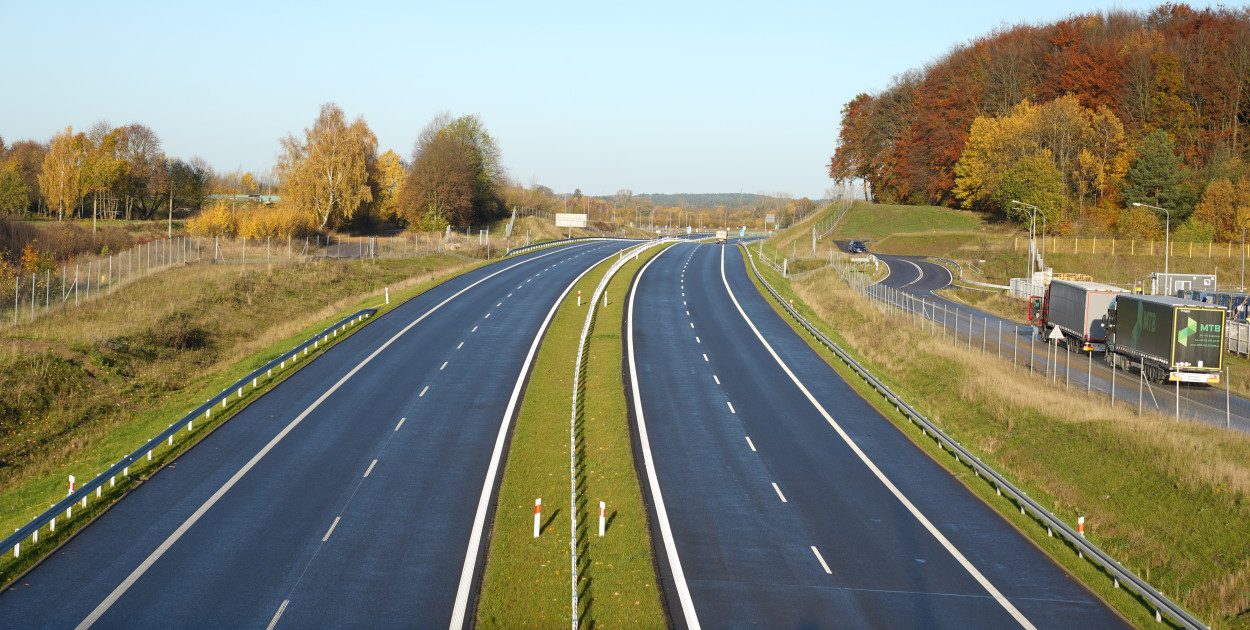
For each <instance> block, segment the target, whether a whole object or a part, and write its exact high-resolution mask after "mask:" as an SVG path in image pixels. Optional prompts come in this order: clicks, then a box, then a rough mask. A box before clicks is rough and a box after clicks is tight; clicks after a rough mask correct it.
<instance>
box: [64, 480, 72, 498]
mask: <svg viewBox="0 0 1250 630" xmlns="http://www.w3.org/2000/svg"><path fill="white" fill-rule="evenodd" d="M71 494H74V476H73V475H70V476H69V492H66V493H65V496H67V497H68V496H69V495H71Z"/></svg>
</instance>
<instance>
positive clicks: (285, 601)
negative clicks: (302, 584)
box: [265, 599, 291, 630]
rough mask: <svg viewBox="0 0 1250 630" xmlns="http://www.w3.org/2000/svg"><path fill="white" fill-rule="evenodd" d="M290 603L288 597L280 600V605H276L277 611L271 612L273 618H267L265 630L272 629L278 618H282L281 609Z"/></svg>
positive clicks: (284, 608)
mask: <svg viewBox="0 0 1250 630" xmlns="http://www.w3.org/2000/svg"><path fill="white" fill-rule="evenodd" d="M290 603H291V600H289V599H284V600H282V605H281V606H278V612H276V613H274V614H273V619H270V620H269V625H267V626H265V630H273V629H274V627H275V626H277V625H278V620H279V619H281V618H282V611H284V610H286V606H287V604H290Z"/></svg>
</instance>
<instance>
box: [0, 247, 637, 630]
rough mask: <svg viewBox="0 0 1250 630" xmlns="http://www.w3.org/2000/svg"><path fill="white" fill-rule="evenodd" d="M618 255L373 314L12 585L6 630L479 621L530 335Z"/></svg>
mask: <svg viewBox="0 0 1250 630" xmlns="http://www.w3.org/2000/svg"><path fill="white" fill-rule="evenodd" d="M622 246H623V244H622V243H620V242H594V243H589V244H577V245H571V246H566V247H559V248H555V249H550V250H540V251H538V252H532V253H529V254H525V255H522V256H518V257H515V258H510V259H506V260H504V261H501V262H498V263H495V264H492V265H489V266H486V267H483V268H481V269H478V270H475V271H472V272H469V273H467V274H465V275H462V276H460V277H457V278H454V279H452V280H450V281H448V282H446V283H444V284H442V285H440V286H438V287H436V288H434V289H432V290H430V291H428V292H426V293H424V294H422V295H420V296H418V297H416V298H414V299H412V300H410V301H409V302H407V303H405V304H403V305H401V306H399V307H398V308H396V309H395V310H393V311H391V312H389V313H387V314H385V315H382V316H379V317H378V318H376V319H375V320H373V321H372V322H371V323H370V324H368V325H367V326H364V327H363V328H361V329H360V330H359V331H358V332H356V334H354V335H353V336H351V337H349V338H348V339H345V340H343V341H342V342H341V343H339V344H337V345H335V346H333V347H331V348H330V349H328V350H326V351H325V354H324V356H320V357H317V358H315V359H314V360H312V361H310V362H309V363H308V364H306V365H304V367H303V368H302V369H301V370H299V371H298V372H297V373H295V374H293V375H292V376H291V377H290V378H288V379H287V380H286V381H284V382H283V383H281V384H280V385H278V386H276V387H275V388H274V389H273V390H272V391H271V392H269V393H267V394H265V395H264V396H262V397H260V398H258V399H256V400H255V401H253V402H252V403H251V404H250V405H249V406H248V407H246V408H245V409H243V410H241V411H240V412H239V413H238V414H237V415H236V416H235V417H233V418H232V419H231V420H230V421H229V422H227V423H225V424H224V425H222V426H221V427H220V428H218V429H217V430H216V431H215V432H214V433H212V434H211V435H210V436H207V437H206V438H205V439H204V440H203V441H202V442H201V443H200V444H198V445H197V446H195V447H194V448H192V449H191V450H189V451H188V452H186V453H185V454H183V455H182V456H181V457H179V458H178V459H177V460H176V461H174V462H173V463H171V464H169V465H168V466H166V467H165V468H164V469H162V470H160V471H159V472H157V473H155V474H154V475H152V476H151V478H150V479H148V480H146V481H144V482H142V483H141V484H139V485H138V486H137V487H136V488H135V489H134V490H133V491H131V492H130V493H129V495H128V496H126V497H125V498H124V499H123V500H121V501H119V502H118V503H117V504H116V505H114V506H113V507H112V509H110V510H109V511H107V512H106V513H104V514H103V515H102V516H101V517H100V518H98V519H97V520H96V521H95V522H94V523H92V524H91V525H89V526H87V527H86V528H84V529H83V530H82V531H81V532H79V533H78V535H77V536H75V537H74V538H73V539H72V540H70V541H69V542H68V543H67V544H65V545H64V546H63V547H61V548H60V549H59V550H58V551H56V552H55V553H54V554H52V555H51V556H49V557H48V558H47V559H46V560H45V561H44V562H43V563H42V564H40V565H38V566H37V567H36V568H35V569H34V570H32V571H31V572H30V573H28V574H27V575H26V576H25V577H23V578H22V579H21V580H19V581H18V582H16V583H15V584H14V585H13V586H12V587H10V588H9V589H8V590H6V591H5V592H4V593H3V594H2V595H0V626H4V627H11V628H87V627H96V628H120V627H127V628H130V627H174V628H243V627H247V628H265V627H268V628H283V627H288V628H309V627H336V626H347V627H384V628H385V627H444V628H445V627H453V628H454V627H460V625H461V624H460V622H461V621H462V620H464V619H465V618H468V619H469V620H470V623H471V617H472V613H473V610H472V607H473V600H474V598H475V595H476V588H477V583H478V580H479V579H480V575H481V571H482V559H483V557H484V547H485V545H484V544H481V543H482V535H483V533H484V528H488V527H489V526H490V522H491V512H492V509H493V508H492V506H493V500H494V499H493V498H494V495H495V490H496V485H497V475H498V473H499V465H500V458H501V455H502V454H503V449H504V447H505V446H506V442H507V440H506V438H507V435H508V427H509V426H510V422H511V420H512V417H513V415H514V412H515V409H516V405H517V403H518V399H519V394H520V392H521V390H522V387H523V382H524V379H525V378H526V376H527V374H528V370H529V368H530V365H531V360H532V358H533V355H534V350H535V348H536V347H537V341H538V340H537V335H538V334H539V331H540V330H542V329H545V326H546V322H547V321H548V319H549V317H550V314H551V313H552V312H553V310H554V309H553V307H554V305H555V304H556V302H557V301H558V300H559V299H560V297H561V296H562V295H563V294H564V292H565V291H567V289H568V288H569V287H570V286H572V282H573V281H574V279H575V278H577V277H579V276H580V274H582V273H583V272H584V271H585V270H587V269H588V268H590V267H591V266H592V265H594V264H595V263H597V262H598V261H600V260H602V259H604V258H605V257H612V256H615V255H616V254H617V252H618V250H620V249H621V247H622Z"/></svg>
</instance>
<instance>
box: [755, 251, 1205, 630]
mask: <svg viewBox="0 0 1250 630" xmlns="http://www.w3.org/2000/svg"><path fill="white" fill-rule="evenodd" d="M748 258H749V259H750V261H751V270H752V271H753V272H754V273H755V277H756V278H758V279H759V281H760V283H761V284H763V285H764V287H765V288H766V289H768V292H769V293H770V294H771V295H772V297H773V299H775V300H777V303H778V304H780V305H781V307H782V308H783V309H785V311H786V312H787V313H789V315H790V317H792V318H793V319H794V320H795V321H796V322H798V323H799V325H800V326H802V327H803V328H804V329H805V330H807V332H808V333H809V334H811V335H812V336H813V337H814V338H815V339H816V340H817V341H818V342H819V343H820V344H821V345H823V346H825V347H826V348H828V349H829V350H831V351H833V353H834V354H836V355H837V356H838V358H839V359H841V360H842V362H843V363H846V364H847V366H849V367H850V368H851V369H852V370H854V371H855V373H856V374H858V375H859V376H860V378H862V379H864V381H865V382H866V383H868V384H869V385H870V386H872V388H873V389H875V390H876V391H877V392H878V393H880V394H881V395H882V396H883V397H884V398H885V399H886V400H887V401H888V402H889V403H890V404H891V405H893V406H894V408H895V409H897V410H898V411H899V412H900V413H902V414H903V415H904V416H907V419H908V420H909V421H910V422H911V423H912V424H916V425H919V426H920V431H921V433H923V434H924V435H926V436H928V437H932V438H933V439H934V440H935V441H937V443H938V446H939V448H942V449H944V450H948V451H950V452H951V453H952V454H953V455H954V456H955V460H956V461H957V462H962V463H964V464H966V465H968V466H969V467H971V468H972V469H973V472H974V473H975V474H977V475H978V476H983V477H985V478H986V479H988V480H989V481H990V483H992V484H993V485H994V488H995V490H996V492H997V493H998V494H999V495H1003V494H1006V495H1007V497H1008V498H1009V499H1010V500H1012V501H1014V502H1015V503H1016V505H1018V506H1019V507H1020V513H1021V514H1025V513H1026V512H1028V513H1031V514H1032V515H1033V518H1035V519H1037V520H1039V521H1041V522H1042V523H1044V524H1045V525H1046V530H1047V534H1048V535H1054V534H1058V535H1059V536H1061V537H1062V538H1063V539H1064V540H1065V541H1066V542H1067V543H1068V544H1069V545H1070V546H1072V547H1074V548H1076V550H1077V553H1078V554H1080V555H1081V557H1088V558H1089V559H1090V561H1091V562H1094V563H1095V564H1097V565H1099V566H1100V567H1101V568H1102V569H1103V570H1104V571H1106V572H1107V573H1108V574H1109V575H1110V576H1111V577H1112V579H1114V580H1115V585H1116V587H1117V588H1119V587H1120V585H1121V584H1124V585H1126V586H1127V587H1128V588H1130V589H1132V590H1133V591H1135V592H1136V593H1137V594H1138V595H1140V596H1141V597H1142V598H1143V599H1145V600H1146V601H1147V602H1149V603H1150V605H1152V606H1153V607H1154V609H1155V621H1161V620H1162V618H1161V616H1160V615H1161V614H1166V615H1167V616H1168V617H1169V618H1171V619H1172V620H1173V621H1175V622H1176V623H1178V624H1180V625H1181V626H1182V627H1184V628H1190V629H1192V630H1207V626H1205V625H1203V623H1202V622H1200V621H1198V619H1197V618H1195V617H1194V616H1193V615H1191V614H1189V612H1188V611H1186V610H1185V609H1184V608H1182V607H1181V606H1180V605H1179V604H1176V603H1175V602H1173V601H1172V600H1170V599H1168V598H1167V597H1165V596H1164V595H1163V594H1162V593H1160V592H1159V591H1157V590H1155V588H1154V587H1152V586H1150V584H1149V583H1147V582H1146V581H1145V580H1143V579H1141V578H1140V577H1138V576H1137V574H1135V573H1133V572H1132V571H1129V570H1128V569H1125V568H1124V567H1123V566H1122V565H1121V564H1120V563H1119V562H1117V561H1116V560H1115V559H1114V558H1112V557H1111V556H1110V555H1108V554H1107V553H1106V552H1104V551H1103V550H1101V549H1099V548H1098V547H1097V546H1096V545H1094V544H1093V543H1092V542H1090V541H1088V540H1087V539H1086V538H1085V537H1084V536H1081V535H1080V534H1078V533H1077V531H1076V530H1074V529H1072V527H1071V526H1069V525H1068V524H1067V523H1065V522H1063V521H1062V520H1060V519H1059V517H1057V516H1055V515H1054V514H1051V513H1050V511H1049V510H1047V509H1046V508H1044V507H1042V505H1041V504H1039V503H1038V502H1037V501H1034V500H1033V499H1032V498H1030V497H1029V496H1028V495H1027V494H1025V492H1024V491H1022V490H1020V489H1019V488H1016V487H1015V485H1013V484H1012V483H1011V482H1010V481H1008V480H1007V479H1006V478H1005V477H1003V476H1002V475H1001V474H999V473H998V472H997V471H996V470H994V469H993V468H991V467H990V466H988V465H987V464H985V462H983V461H981V459H980V458H978V457H977V456H976V455H974V454H972V453H971V452H970V451H968V450H967V449H965V448H964V447H963V446H962V445H961V444H960V443H959V442H956V441H955V440H954V439H952V438H951V437H950V436H948V435H947V434H946V433H945V432H944V431H942V429H940V428H938V426H937V425H935V424H934V423H933V422H932V421H931V420H929V419H928V418H926V417H925V416H924V414H921V413H920V412H919V411H917V410H916V409H915V408H914V407H912V406H911V405H910V404H908V403H907V401H905V400H903V399H902V398H901V397H899V395H898V394H895V393H894V391H893V390H891V389H890V388H889V387H888V386H887V385H886V384H885V383H882V382H881V381H880V380H879V379H878V378H877V377H876V376H874V375H873V374H872V373H871V372H869V371H868V369H867V368H865V367H864V366H863V365H861V364H860V363H859V362H858V361H856V360H855V359H854V358H852V357H851V356H850V355H849V354H848V353H847V352H846V351H845V350H843V349H842V348H841V347H840V346H838V344H836V343H834V342H833V341H832V340H831V339H829V338H828V337H827V336H825V334H824V333H822V332H820V331H819V330H817V329H816V327H815V326H813V325H812V324H811V322H809V321H807V319H806V318H804V317H803V316H802V315H799V313H798V311H797V310H795V309H794V307H792V306H790V305H789V304H787V303H786V300H784V299H782V297H781V294H779V293H777V290H776V289H774V288H773V287H772V285H771V284H769V283H768V281H767V280H765V279H764V277H763V276H762V275H761V274H760V272H759V269H757V268H756V266H755V260H754V258H753V257H751V256H750V254H749V252H748Z"/></svg>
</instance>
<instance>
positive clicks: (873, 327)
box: [748, 269, 1250, 628]
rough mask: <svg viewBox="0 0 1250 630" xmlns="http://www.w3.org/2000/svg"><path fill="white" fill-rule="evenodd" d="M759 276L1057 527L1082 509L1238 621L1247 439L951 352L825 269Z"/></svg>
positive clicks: (1037, 538)
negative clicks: (798, 275)
mask: <svg viewBox="0 0 1250 630" xmlns="http://www.w3.org/2000/svg"><path fill="white" fill-rule="evenodd" d="M761 272H762V273H763V274H764V275H765V276H766V277H767V278H768V280H769V282H770V283H772V284H773V286H774V287H775V288H776V289H777V290H778V291H779V292H780V293H781V294H782V295H783V297H784V298H786V299H794V305H795V307H796V308H798V309H799V311H800V312H801V313H802V314H803V315H804V316H805V317H807V318H808V319H809V320H810V321H812V322H813V324H814V325H816V326H817V327H818V328H820V329H821V330H822V332H824V333H825V334H826V335H828V336H829V337H830V338H831V339H833V340H834V341H835V342H836V343H838V344H839V345H841V346H842V347H843V348H844V349H845V350H847V351H848V352H849V353H851V354H852V356H854V357H855V358H856V360H858V361H860V362H862V363H863V364H864V365H865V366H866V367H867V368H868V369H869V370H871V371H872V372H873V373H874V374H875V375H876V376H877V377H878V378H881V380H882V381H884V382H885V383H886V384H887V385H888V386H889V387H891V388H892V389H893V390H894V391H895V392H896V393H898V394H900V395H901V396H902V397H903V398H904V399H905V400H908V401H909V402H910V403H911V404H912V405H914V406H915V407H916V408H917V409H918V410H920V411H921V413H924V414H925V415H927V416H928V417H929V418H930V419H931V420H933V421H935V422H936V423H938V424H939V425H940V426H942V427H943V430H945V431H946V432H947V433H948V434H950V435H951V436H952V437H953V438H954V439H956V440H958V441H960V442H961V443H962V444H963V445H964V446H965V447H967V448H968V449H969V450H971V451H972V452H973V453H975V454H976V455H977V456H978V457H980V458H981V459H982V460H983V461H985V462H987V463H989V464H991V465H992V466H994V467H995V468H996V469H997V470H998V471H999V472H1000V473H1002V474H1003V475H1005V476H1006V477H1007V478H1008V479H1010V480H1011V481H1012V482H1013V483H1014V484H1016V485H1017V486H1019V487H1020V488H1022V489H1023V490H1024V491H1026V492H1027V493H1028V494H1029V496H1031V497H1033V498H1034V499H1036V500H1037V501H1038V502H1039V503H1041V504H1042V505H1044V506H1045V507H1047V508H1048V509H1050V510H1051V511H1052V512H1053V513H1055V514H1056V515H1057V516H1059V517H1060V518H1063V519H1064V520H1066V521H1067V522H1069V523H1075V522H1076V519H1077V517H1078V516H1085V517H1086V531H1087V535H1088V537H1089V538H1090V539H1091V540H1092V541H1093V542H1095V543H1096V544H1098V545H1099V546H1100V547H1101V548H1102V549H1104V550H1106V551H1107V552H1108V553H1110V554H1111V555H1112V557H1114V558H1116V559H1117V560H1118V561H1120V562H1121V563H1123V565H1124V566H1125V567H1127V568H1128V569H1130V570H1132V571H1134V572H1136V573H1137V574H1138V575H1141V576H1142V577H1144V578H1146V579H1147V580H1148V581H1149V582H1150V583H1151V584H1152V585H1153V586H1155V588H1157V589H1158V590H1160V591H1161V592H1163V593H1164V594H1165V595H1167V596H1168V597H1169V598H1171V599H1173V600H1174V601H1177V602H1179V603H1180V604H1182V605H1183V606H1185V607H1186V608H1187V609H1188V610H1190V611H1191V612H1192V613H1194V614H1195V615H1197V616H1198V617H1199V618H1200V619H1203V620H1205V621H1206V622H1207V623H1208V624H1210V625H1212V626H1214V627H1218V628H1250V501H1247V497H1250V436H1245V435H1242V434H1240V433H1235V432H1226V431H1222V430H1218V429H1214V428H1211V427H1207V426H1205V425H1200V424H1195V423H1189V422H1182V423H1176V422H1175V421H1173V420H1172V419H1170V418H1169V417H1164V416H1161V415H1157V414H1151V413H1147V414H1145V415H1143V416H1141V417H1138V416H1137V410H1136V408H1135V406H1130V405H1125V404H1123V403H1122V402H1121V403H1119V404H1117V405H1115V406H1114V407H1112V406H1110V404H1109V401H1108V400H1107V398H1106V397H1103V396H1098V395H1092V396H1088V397H1087V394H1086V393H1085V392H1083V391H1065V389H1064V387H1063V384H1062V383H1059V384H1058V385H1052V384H1049V383H1048V382H1047V381H1045V380H1044V379H1041V378H1038V377H1037V376H1033V375H1030V374H1029V373H1028V372H1027V370H1024V369H1016V370H1013V368H1012V362H1011V360H1010V358H1005V359H999V358H997V357H996V356H994V354H993V353H992V352H991V353H989V354H988V355H987V356H982V355H980V353H979V349H975V348H974V351H973V352H972V353H969V352H967V351H966V350H963V349H962V348H960V349H956V348H952V347H951V343H950V341H949V340H948V341H947V342H946V343H943V342H942V341H941V337H940V335H939V336H938V337H936V338H935V337H933V336H931V335H930V334H929V333H927V332H921V331H920V330H918V329H916V328H914V327H912V326H911V325H909V324H907V323H906V320H905V319H900V318H894V317H890V316H888V315H886V314H884V313H883V312H881V311H879V310H877V309H876V308H874V307H872V306H870V305H869V304H868V303H867V302H866V301H865V300H863V299H862V298H860V297H858V296H857V295H855V294H854V293H853V292H851V291H850V290H849V289H848V288H847V287H846V286H845V284H843V283H842V282H841V280H840V279H838V278H837V276H836V274H835V273H833V272H832V270H829V271H821V272H818V273H816V274H813V275H811V276H809V277H807V278H804V279H802V280H800V281H796V282H794V283H790V282H788V281H786V280H784V279H782V278H780V277H779V276H778V275H777V274H775V273H773V272H772V271H771V270H767V269H761ZM748 273H750V271H749V269H748ZM766 299H768V300H770V302H771V298H768V297H766ZM774 308H777V307H776V305H774ZM786 319H787V320H788V318H786ZM825 322H838V325H837V327H836V328H834V327H832V326H830V325H828V324H827V323H825ZM792 325H793V324H792ZM800 335H803V336H806V335H805V333H802V332H800ZM817 351H818V352H821V354H822V355H823V356H825V357H826V359H827V360H829V361H830V363H831V364H832V365H833V366H834V367H835V368H836V369H838V370H839V372H840V373H842V374H843V377H844V378H846V380H847V381H848V382H849V383H851V384H852V386H853V387H856V388H857V389H858V390H859V391H860V392H861V395H862V396H864V398H865V399H867V400H868V401H869V402H871V403H873V404H874V405H876V406H877V407H878V408H879V409H880V410H881V412H882V414H883V415H884V416H885V417H886V418H889V419H890V420H891V421H892V422H894V423H895V424H896V425H897V426H898V427H899V430H901V431H902V432H903V433H905V434H906V435H908V436H909V437H910V438H911V439H912V441H914V442H915V443H916V444H918V445H919V446H920V447H921V448H922V449H924V450H925V451H926V452H927V453H929V455H930V456H931V457H933V458H934V459H935V460H936V461H937V462H939V463H940V464H942V465H943V466H945V467H947V468H948V469H949V470H950V471H951V472H952V474H954V475H955V476H956V477H957V478H959V479H960V480H961V481H962V482H963V483H965V484H966V485H967V486H968V487H969V488H970V489H972V491H974V492H975V493H977V494H978V495H979V496H980V497H982V499H983V500H984V501H985V502H986V503H987V504H989V505H991V506H992V507H994V508H995V509H997V510H998V511H999V512H1000V513H1002V514H1003V517H1004V518H1005V519H1007V520H1008V521H1010V522H1012V523H1013V524H1014V525H1015V526H1016V527H1018V528H1020V529H1021V531H1023V532H1024V533H1025V534H1026V535H1028V536H1029V537H1030V538H1031V539H1032V540H1033V541H1034V542H1035V543H1036V544H1037V545H1038V546H1039V547H1040V548H1041V549H1042V550H1044V551H1045V552H1047V553H1048V554H1050V555H1051V556H1052V557H1054V558H1055V559H1056V560H1057V561H1058V562H1059V563H1060V564H1061V565H1063V566H1064V567H1065V568H1067V569H1068V570H1069V571H1071V572H1072V574H1073V575H1075V576H1077V577H1078V578H1080V579H1081V580H1083V581H1084V582H1085V583H1086V584H1088V585H1089V586H1090V587H1091V588H1092V589H1093V590H1094V591H1095V592H1097V593H1098V594H1099V595H1100V596H1101V597H1103V598H1104V599H1106V600H1107V601H1108V602H1109V603H1111V604H1112V605H1113V606H1115V607H1116V608H1117V609H1118V610H1120V611H1121V612H1122V613H1123V614H1124V615H1125V616H1126V617H1128V618H1129V619H1130V620H1131V621H1133V622H1134V623H1136V624H1138V625H1140V626H1143V627H1145V626H1153V625H1154V624H1155V622H1154V618H1153V610H1151V609H1148V608H1146V607H1145V606H1143V604H1142V603H1141V601H1139V600H1138V599H1137V598H1135V597H1133V596H1132V595H1131V594H1129V593H1127V592H1126V591H1125V590H1123V589H1116V588H1114V587H1113V585H1112V582H1111V578H1110V577H1109V576H1107V575H1105V574H1104V573H1102V572H1101V571H1100V570H1099V569H1097V568H1096V567H1095V566H1094V565H1092V564H1091V563H1089V562H1087V561H1085V560H1082V559H1080V558H1078V557H1077V556H1076V553H1075V552H1074V550H1072V549H1071V548H1069V547H1067V546H1066V545H1065V544H1063V543H1060V542H1059V541H1058V539H1055V538H1048V537H1047V536H1046V530H1045V527H1043V526H1039V525H1038V523H1036V522H1035V521H1034V520H1033V519H1031V518H1030V517H1026V516H1021V515H1020V514H1019V511H1018V509H1017V507H1016V506H1015V505H1014V504H1012V503H1010V502H1008V501H1007V500H1006V499H1004V498H1001V497H998V496H996V494H995V491H994V488H993V487H992V486H991V485H990V484H988V483H987V482H985V481H984V480H983V479H980V478H978V477H976V476H975V475H973V473H972V471H971V469H969V468H968V467H967V466H966V465H964V464H961V463H959V462H956V461H955V460H954V458H953V457H951V455H950V454H949V453H947V452H945V451H942V450H941V449H939V448H938V447H937V446H936V442H934V441H933V440H932V439H930V438H926V437H924V436H923V435H921V434H920V432H919V430H918V429H916V428H914V427H912V426H911V425H910V424H909V423H908V422H907V421H906V420H905V419H904V417H903V416H902V415H901V414H899V413H898V412H897V411H896V410H895V409H894V408H893V407H891V406H889V405H886V404H885V402H884V399H883V398H882V397H881V396H880V395H879V394H877V393H876V392H874V391H873V390H871V389H870V388H868V387H867V385H865V384H864V383H863V382H862V381H861V380H860V379H859V378H858V377H857V376H854V375H853V374H851V373H850V372H849V369H848V368H846V367H845V366H843V365H842V363H841V361H839V360H836V359H834V358H833V357H832V354H831V353H830V352H827V351H824V350H823V349H822V348H819V347H817Z"/></svg>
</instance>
